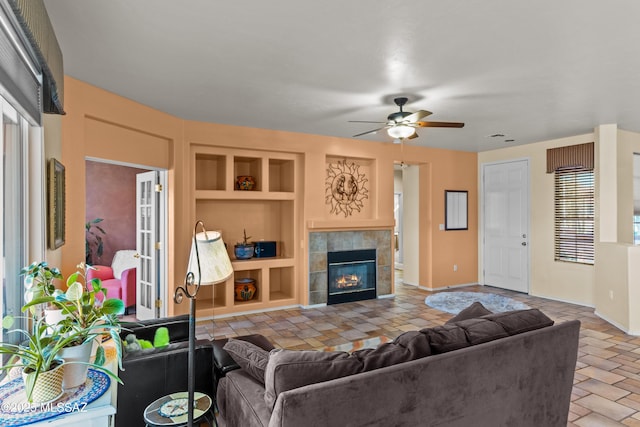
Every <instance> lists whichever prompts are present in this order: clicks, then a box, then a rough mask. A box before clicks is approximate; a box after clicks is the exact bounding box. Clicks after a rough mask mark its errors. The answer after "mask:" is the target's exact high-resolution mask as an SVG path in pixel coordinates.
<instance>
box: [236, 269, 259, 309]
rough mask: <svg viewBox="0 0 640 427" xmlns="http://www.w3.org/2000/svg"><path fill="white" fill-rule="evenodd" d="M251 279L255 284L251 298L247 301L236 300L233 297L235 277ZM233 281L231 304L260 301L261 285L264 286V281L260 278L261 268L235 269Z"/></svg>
mask: <svg viewBox="0 0 640 427" xmlns="http://www.w3.org/2000/svg"><path fill="white" fill-rule="evenodd" d="M234 270H235V269H234ZM246 278H249V279H253V280H255V281H256V282H255V284H256V293H255V294H254V296H253V298H252V299H250V300H248V301H238V300H236V299H235V280H237V279H246ZM232 282H233V283H231V284H232V285H233V286H234V290H233V295H234V300H233V305H238V304H246V303H251V302H254V303H255V302H262V300H263V297H262V296H263V294H264V292H263V287H264V283H263V280H262V270H261V269H254V270H242V271H235V273H234V274H233V281H232Z"/></svg>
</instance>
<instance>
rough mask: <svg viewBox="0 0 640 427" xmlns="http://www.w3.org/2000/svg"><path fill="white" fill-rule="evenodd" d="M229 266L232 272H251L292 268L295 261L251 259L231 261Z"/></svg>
mask: <svg viewBox="0 0 640 427" xmlns="http://www.w3.org/2000/svg"><path fill="white" fill-rule="evenodd" d="M231 265H232V266H233V270H234V271H245V270H252V269H255V268H282V267H293V266H294V265H295V260H294V259H293V258H286V257H270V258H251V259H247V260H238V259H236V260H232V261H231Z"/></svg>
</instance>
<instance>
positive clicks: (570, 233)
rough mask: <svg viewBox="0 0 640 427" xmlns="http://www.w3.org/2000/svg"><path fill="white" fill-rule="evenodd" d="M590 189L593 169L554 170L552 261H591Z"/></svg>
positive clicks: (593, 189)
mask: <svg viewBox="0 0 640 427" xmlns="http://www.w3.org/2000/svg"><path fill="white" fill-rule="evenodd" d="M594 192H595V186H594V178H593V170H583V169H564V170H556V173H555V259H556V261H568V262H577V263H583V264H593V263H594V245H593V236H594V213H595V199H594Z"/></svg>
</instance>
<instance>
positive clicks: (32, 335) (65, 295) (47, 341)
mask: <svg viewBox="0 0 640 427" xmlns="http://www.w3.org/2000/svg"><path fill="white" fill-rule="evenodd" d="M77 267H78V268H77V271H76V272H74V273H73V274H71V275H70V276H69V277H68V278H67V280H66V285H67V289H66V291H63V290H61V289H58V288H56V287H55V285H54V280H55V279H60V278H62V274H61V273H60V271H59V270H58V269H56V268H51V267H49V266H48V265H47V263H45V262H40V263H33V264H31V265H29V266H27V267H25V268H24V269H23V270H22V274H23V275H24V276H25V279H24V281H25V286H27V285H28V289H27V291H26V292H25V301H26V303H25V305H24V306H23V307H22V311H23V312H28V313H30V314H31V316H30V318H31V319H32V321H33V328H32V331H31V332H29V331H26V330H23V329H14V330H10V331H8V332H7V333H8V334H9V333H18V334H21V335H22V336H23V338H26V344H23V345H17V344H13V343H5V342H2V343H0V354H9V355H13V356H15V357H13V358H11V362H10V363H8V364H6V365H4V366H2V367H0V370H6V369H11V368H13V367H22V368H23V369H24V372H25V373H33V374H34V375H28V376H27V377H26V380H25V381H26V382H25V389H26V391H27V396H28V398H29V399H31V394H32V392H33V387H34V385H35V382H36V381H37V378H38V376H39V374H40V373H42V372H45V371H48V370H51V369H53V368H55V367H56V366H57V365H59V364H60V363H63V364H68V363H76V364H85V365H88V366H89V367H93V368H94V369H98V370H101V371H103V372H105V373H107V374H108V375H109V376H111V377H113V378H115V379H116V380H117V381H119V382H120V379H119V378H118V376H117V375H116V374H113V373H112V372H111V371H110V370H109V369H106V368H104V367H103V365H104V362H105V360H106V357H105V351H104V348H103V347H102V344H101V342H102V339H101V338H106V337H110V338H112V340H113V344H114V347H115V350H116V357H117V362H118V367H119V368H120V369H122V342H121V341H120V331H121V329H122V327H121V325H120V322H119V320H118V317H117V316H118V315H119V314H122V313H124V303H123V302H122V300H120V299H118V298H107V297H106V295H107V291H106V289H105V288H104V287H103V286H102V282H101V281H100V279H98V278H95V279H92V280H90V281H88V282H87V279H86V278H87V272H88V271H89V269H91V268H92V267H91V266H88V265H86V264H85V263H81V264H79V265H78V266H77ZM99 294H102V295H103V301H100V299H99V298H97V296H98V295H99ZM41 304H47V305H49V306H53V307H56V308H58V309H60V310H61V311H62V313H63V315H64V318H63V319H62V320H60V321H58V322H57V323H56V324H55V325H51V324H49V323H47V319H46V318H45V317H44V316H38V315H37V310H34V308H35V307H37V306H40V305H41ZM13 322H14V318H13V317H11V316H7V317H5V318H4V319H3V322H2V323H3V324H2V326H3V328H5V329H9V328H11V326H12V325H13ZM96 339H97V341H100V345H99V346H98V348H97V350H96V357H95V361H94V362H78V361H73V362H63V361H60V360H59V359H60V358H59V355H60V352H61V351H62V350H63V349H64V348H67V347H72V346H74V345H80V344H83V343H86V342H88V341H92V340H96Z"/></svg>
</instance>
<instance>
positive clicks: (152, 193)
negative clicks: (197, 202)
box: [136, 171, 160, 320]
mask: <svg viewBox="0 0 640 427" xmlns="http://www.w3.org/2000/svg"><path fill="white" fill-rule="evenodd" d="M158 175H159V174H158V172H157V171H151V172H145V173H141V174H138V175H136V234H137V237H136V250H137V251H138V254H139V255H140V263H139V264H138V269H137V271H136V273H137V275H136V277H137V281H138V283H137V284H136V317H137V318H138V319H139V320H147V319H155V318H158V317H159V312H158V305H157V304H156V301H157V300H158V289H159V282H158V280H159V279H160V275H159V274H158V259H159V256H158V254H159V249H160V245H159V242H160V240H159V229H158V225H159V224H158V223H159V221H158V214H159V201H160V200H159V192H158V191H157V190H159V189H160V188H159V187H157V185H159V181H158V180H159V176H158Z"/></svg>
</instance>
